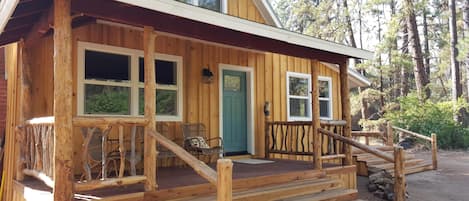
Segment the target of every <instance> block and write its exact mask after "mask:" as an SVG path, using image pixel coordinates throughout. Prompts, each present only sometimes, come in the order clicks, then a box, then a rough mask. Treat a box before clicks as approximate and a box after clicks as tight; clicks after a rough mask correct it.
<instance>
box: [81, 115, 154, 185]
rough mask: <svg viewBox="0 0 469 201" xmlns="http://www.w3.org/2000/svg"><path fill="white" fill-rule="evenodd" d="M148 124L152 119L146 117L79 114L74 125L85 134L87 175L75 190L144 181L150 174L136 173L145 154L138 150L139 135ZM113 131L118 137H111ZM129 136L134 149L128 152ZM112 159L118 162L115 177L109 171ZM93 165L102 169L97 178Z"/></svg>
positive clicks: (85, 169)
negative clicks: (146, 175)
mask: <svg viewBox="0 0 469 201" xmlns="http://www.w3.org/2000/svg"><path fill="white" fill-rule="evenodd" d="M147 124H148V121H147V120H146V119H144V118H113V117H112V118H98V117H75V118H74V119H73V126H74V127H75V128H79V129H80V130H81V133H82V135H83V144H82V149H81V156H82V158H81V162H82V164H83V174H82V176H81V178H80V181H79V182H77V183H76V184H75V190H76V191H87V190H94V189H99V188H105V187H111V186H123V185H130V184H135V183H141V182H144V181H145V180H146V177H145V176H142V175H137V174H136V163H137V161H138V158H140V160H141V158H143V153H139V154H137V153H136V152H137V151H136V146H138V145H137V142H136V136H137V132H138V131H142V130H143V127H144V126H145V125H147ZM139 128H141V129H139ZM126 131H129V132H126ZM111 133H112V134H114V135H113V136H115V135H117V136H118V137H117V138H113V139H110V134H111ZM129 133H130V134H129ZM141 134H142V135H143V133H141ZM126 139H127V140H126ZM129 139H130V151H127V150H126V149H128V148H129V146H126V144H125V142H126V141H128V140H129ZM137 155H139V156H137ZM127 157H128V158H127ZM126 161H129V162H130V175H129V176H126V175H125V169H126V168H125V164H126ZM110 162H114V172H116V174H115V175H114V177H110V175H109V173H108V169H109V165H110ZM92 163H94V164H92ZM117 163H118V165H117ZM117 166H118V167H117ZM93 168H99V169H100V171H99V173H98V176H96V177H95V178H93V176H92V174H93V170H92V169H93Z"/></svg>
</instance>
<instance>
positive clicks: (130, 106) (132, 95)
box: [78, 42, 183, 121]
mask: <svg viewBox="0 0 469 201" xmlns="http://www.w3.org/2000/svg"><path fill="white" fill-rule="evenodd" d="M78 54H79V55H78V113H79V114H80V115H131V116H137V115H143V113H144V106H145V104H144V59H143V57H142V55H143V52H142V51H139V50H131V49H126V48H120V47H111V46H106V45H98V44H92V43H86V42H79V45H78ZM155 58H156V60H155V66H156V72H155V74H156V86H157V87H156V88H157V89H156V104H157V106H156V116H157V120H159V121H182V95H183V94H182V58H181V57H178V56H171V55H163V54H155Z"/></svg>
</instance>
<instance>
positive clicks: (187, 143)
mask: <svg viewBox="0 0 469 201" xmlns="http://www.w3.org/2000/svg"><path fill="white" fill-rule="evenodd" d="M181 127H182V134H183V136H184V148H185V149H186V150H187V151H189V152H190V153H192V154H194V155H196V156H209V157H210V159H211V156H213V155H218V157H220V158H223V139H222V138H221V137H214V138H210V139H208V138H207V130H206V128H205V125H204V124H202V123H188V124H182V125H181ZM211 141H218V143H217V145H216V146H213V147H211V146H210V145H209V143H208V142H211ZM209 162H211V161H210V160H209Z"/></svg>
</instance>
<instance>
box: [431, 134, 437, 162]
mask: <svg viewBox="0 0 469 201" xmlns="http://www.w3.org/2000/svg"><path fill="white" fill-rule="evenodd" d="M437 143H438V141H437V139H436V134H435V133H432V163H433V169H434V170H437V169H438V158H437V155H436V154H437V152H438V145H437Z"/></svg>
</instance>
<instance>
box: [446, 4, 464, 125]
mask: <svg viewBox="0 0 469 201" xmlns="http://www.w3.org/2000/svg"><path fill="white" fill-rule="evenodd" d="M448 8H449V11H450V13H451V14H450V16H449V33H450V37H451V43H450V44H451V48H450V50H451V82H452V87H451V92H452V93H451V99H452V100H453V101H454V102H455V103H456V102H457V101H458V98H459V97H461V95H462V88H461V76H460V73H459V62H458V61H457V57H458V48H457V45H458V33H457V27H456V3H455V0H449V6H448ZM454 120H455V121H456V122H462V111H458V112H457V113H455V115H454Z"/></svg>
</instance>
